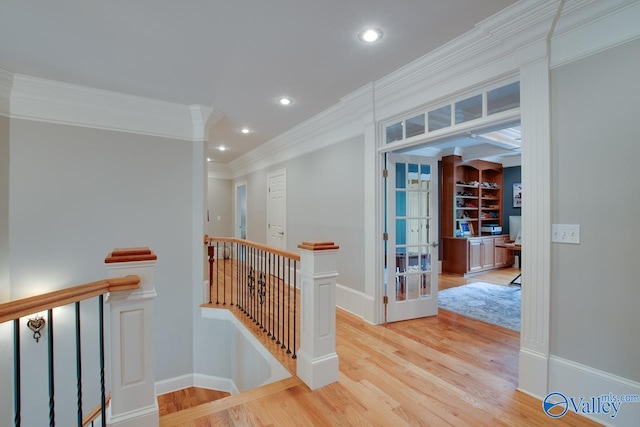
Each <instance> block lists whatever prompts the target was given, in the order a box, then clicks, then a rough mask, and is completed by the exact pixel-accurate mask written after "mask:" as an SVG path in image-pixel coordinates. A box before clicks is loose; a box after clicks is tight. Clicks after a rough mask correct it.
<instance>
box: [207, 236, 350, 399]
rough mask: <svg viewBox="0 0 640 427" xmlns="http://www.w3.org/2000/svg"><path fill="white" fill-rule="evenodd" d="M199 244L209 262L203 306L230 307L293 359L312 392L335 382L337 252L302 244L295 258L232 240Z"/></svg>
mask: <svg viewBox="0 0 640 427" xmlns="http://www.w3.org/2000/svg"><path fill="white" fill-rule="evenodd" d="M204 243H205V245H207V255H208V257H209V292H208V298H206V299H207V300H208V301H207V300H205V303H208V304H211V305H213V304H215V305H216V306H220V305H222V306H226V304H227V301H229V303H230V306H233V305H234V301H235V305H236V307H237V308H238V309H239V310H241V312H242V313H244V314H245V315H246V316H247V317H249V319H250V320H252V321H253V322H254V323H255V325H256V327H257V328H258V330H259V331H262V332H263V333H265V334H267V336H268V337H271V340H272V341H273V342H274V343H275V344H276V345H279V346H280V348H281V349H282V350H284V351H286V353H287V354H291V355H292V356H291V357H292V358H293V359H297V360H296V372H297V375H298V377H300V379H302V381H304V383H305V384H307V386H309V388H311V389H312V390H315V389H317V388H320V387H323V386H325V385H327V384H330V383H332V382H335V381H338V355H337V354H336V352H335V340H336V277H337V276H338V273H337V271H336V261H337V253H338V249H339V248H338V246H337V245H336V244H334V243H333V242H302V243H301V244H300V245H298V249H299V250H300V253H299V254H298V253H295V252H289V251H284V250H281V249H277V248H272V247H269V246H266V245H262V244H260V243H255V242H249V241H247V240H241V239H235V238H224V237H209V236H206V235H205V239H204ZM221 264H222V265H221ZM298 288H299V289H300V297H298ZM234 297H235V299H234ZM214 301H215V303H214ZM298 301H299V303H298ZM298 330H299V331H300V333H298ZM298 344H299V345H300V346H299V347H298Z"/></svg>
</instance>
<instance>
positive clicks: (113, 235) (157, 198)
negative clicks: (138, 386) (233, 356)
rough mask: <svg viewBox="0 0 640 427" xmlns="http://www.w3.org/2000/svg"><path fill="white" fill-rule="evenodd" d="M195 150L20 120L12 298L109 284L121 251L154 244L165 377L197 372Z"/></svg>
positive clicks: (160, 365) (16, 126)
mask: <svg viewBox="0 0 640 427" xmlns="http://www.w3.org/2000/svg"><path fill="white" fill-rule="evenodd" d="M192 151H193V147H192V143H191V142H187V141H178V140H172V139H167V138H158V137H150V136H143V135H133V134H127V133H123V132H110V131H104V130H96V129H88V128H82V127H73V126H64V125H55V124H47V123H39V122H34V121H24V120H17V119H12V120H11V183H10V184H11V187H10V188H11V206H10V213H11V216H10V218H11V236H10V245H11V255H10V260H11V264H10V265H11V286H12V296H13V297H14V298H20V297H25V296H30V295H33V294H37V293H41V292H44V291H50V290H54V289H59V288H64V287H68V286H73V285H76V284H81V283H85V282H89V281H94V280H98V279H102V278H105V277H106V276H107V271H106V268H105V266H104V264H103V260H104V258H105V256H106V255H107V254H108V252H110V251H111V250H112V249H113V248H116V247H128V246H149V247H150V248H151V249H153V250H154V251H155V252H156V254H157V255H158V262H157V265H156V269H155V286H156V290H157V293H158V297H157V298H156V310H155V325H154V326H155V356H156V380H163V379H167V378H173V377H177V376H180V375H184V374H189V373H191V372H193V369H192V368H193V366H192V365H193V357H192V354H193V350H192V349H193V344H192V313H193V309H192V293H193V291H192V289H193V286H192V283H193V278H192V276H193V274H192V258H191V257H192V241H191V235H192V200H191V197H192V169H193V168H192V155H193V153H192ZM92 307H93V308H91V309H90V311H89V313H88V314H87V316H85V317H86V318H87V321H88V322H89V324H90V322H91V319H90V317H91V315H93V316H94V317H95V312H96V310H97V306H92ZM24 339H25V340H26V339H27V338H26V337H25V338H24ZM31 341H32V340H31ZM40 347H42V345H40ZM42 348H44V347H42ZM59 348H60V350H62V349H63V347H59ZM57 351H58V350H57ZM69 358H70V359H72V358H71V357H69ZM64 359H65V357H64V356H59V357H58V356H57V357H56V360H59V361H61V362H60V363H63V362H62V360H64ZM87 363H88V362H87ZM65 366H66V365H65ZM61 369H63V368H61ZM64 369H66V368H64ZM69 369H72V368H69ZM72 372H75V371H72ZM59 376H60V377H64V376H65V375H64V374H63V373H62V372H61V373H60V375H59ZM68 376H69V378H73V377H74V376H75V374H73V373H69V375H68ZM25 383H26V384H29V379H25ZM25 392H26V389H25ZM74 393H75V392H74ZM62 394H64V392H62V391H61V395H62ZM61 411H62V409H61ZM71 414H72V413H71Z"/></svg>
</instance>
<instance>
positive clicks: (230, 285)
mask: <svg viewBox="0 0 640 427" xmlns="http://www.w3.org/2000/svg"><path fill="white" fill-rule="evenodd" d="M229 253H230V255H229V262H230V263H231V264H230V265H229V268H230V269H231V283H230V284H229V289H230V292H229V293H230V294H231V305H233V242H231V252H229ZM236 262H238V261H236Z"/></svg>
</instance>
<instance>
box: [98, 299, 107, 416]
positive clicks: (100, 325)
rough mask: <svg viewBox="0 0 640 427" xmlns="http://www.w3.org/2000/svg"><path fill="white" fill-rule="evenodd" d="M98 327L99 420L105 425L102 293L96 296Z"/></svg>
mask: <svg viewBox="0 0 640 427" xmlns="http://www.w3.org/2000/svg"><path fill="white" fill-rule="evenodd" d="M98 329H99V339H100V418H101V420H100V422H101V423H102V427H106V425H107V410H106V409H107V402H106V396H105V389H104V295H100V296H98Z"/></svg>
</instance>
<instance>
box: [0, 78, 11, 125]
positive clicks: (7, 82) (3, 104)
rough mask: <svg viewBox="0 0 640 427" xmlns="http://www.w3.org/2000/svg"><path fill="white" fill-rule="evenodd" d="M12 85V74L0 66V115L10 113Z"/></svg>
mask: <svg viewBox="0 0 640 427" xmlns="http://www.w3.org/2000/svg"><path fill="white" fill-rule="evenodd" d="M12 87H13V74H11V73H10V72H8V71H5V70H3V69H1V68H0V116H9V114H10V113H11V88H12Z"/></svg>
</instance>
